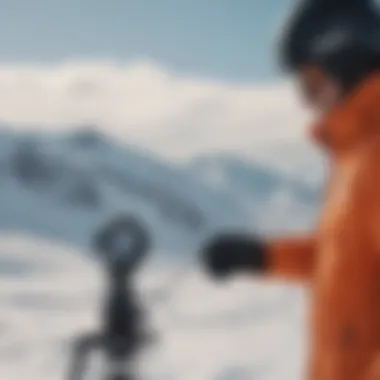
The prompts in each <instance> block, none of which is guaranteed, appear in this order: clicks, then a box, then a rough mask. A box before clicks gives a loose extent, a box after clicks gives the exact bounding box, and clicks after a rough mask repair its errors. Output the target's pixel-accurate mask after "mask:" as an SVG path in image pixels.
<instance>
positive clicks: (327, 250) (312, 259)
mask: <svg viewBox="0 0 380 380" xmlns="http://www.w3.org/2000/svg"><path fill="white" fill-rule="evenodd" d="M318 135H319V138H320V141H319V142H321V143H323V145H324V146H325V148H326V150H327V151H328V153H329V156H330V158H331V168H330V169H331V171H330V178H329V181H328V183H327V187H326V194H325V202H324V206H323V208H322V213H321V216H320V222H319V224H318V226H317V229H316V231H315V233H313V234H311V235H310V236H304V237H289V238H284V239H275V240H273V241H272V242H270V275H272V276H276V277H280V278H283V279H291V280H296V281H302V282H306V283H308V284H309V285H310V287H311V290H312V292H311V294H312V313H311V332H312V333H311V352H310V356H311V357H310V361H311V363H310V364H311V365H310V374H309V377H308V378H309V379H310V380H380V73H378V74H376V75H374V76H373V77H371V78H369V79H368V80H367V81H365V82H364V83H362V85H361V86H360V87H359V88H358V89H357V91H356V92H355V93H354V94H353V95H352V96H351V97H350V98H349V99H347V100H346V101H345V102H344V104H342V105H341V106H340V107H338V108H336V109H334V111H333V112H331V113H330V114H329V115H327V116H326V117H325V119H324V120H323V121H322V123H321V124H320V125H319V128H318Z"/></svg>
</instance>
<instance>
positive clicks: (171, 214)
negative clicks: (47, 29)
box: [0, 127, 318, 252]
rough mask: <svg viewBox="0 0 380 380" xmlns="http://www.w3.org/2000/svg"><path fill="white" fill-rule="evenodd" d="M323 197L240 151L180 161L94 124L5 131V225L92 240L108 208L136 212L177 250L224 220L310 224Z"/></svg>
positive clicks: (1, 168)
mask: <svg viewBox="0 0 380 380" xmlns="http://www.w3.org/2000/svg"><path fill="white" fill-rule="evenodd" d="M317 202H318V194H317V192H315V191H314V190H313V189H311V188H309V187H308V186H307V185H306V184H303V183H301V182H298V181H295V180H293V179H289V178H286V177H284V176H283V175H281V174H280V173H277V172H275V171H272V170H269V169H267V168H265V167H262V166H260V165H257V164H255V163H248V162H244V161H242V160H240V159H237V158H235V157H228V156H220V155H219V156H217V155H216V156H212V157H202V158H199V159H196V160H194V161H193V162H190V163H188V164H183V165H179V164H178V165H176V164H173V163H168V162H165V161H161V160H160V159H159V158H158V157H155V156H153V155H151V154H150V153H149V152H144V151H142V150H140V149H138V148H136V147H134V146H125V145H121V144H118V143H117V142H115V141H112V140H110V139H108V138H107V137H106V136H104V135H102V134H100V133H99V132H97V130H96V128H92V127H88V128H82V129H80V130H78V131H76V132H74V133H72V132H71V133H68V134H54V133H51V134H46V133H44V134H42V133H37V132H35V133H29V134H25V133H15V132H12V130H11V129H10V128H2V130H1V133H0V228H1V229H2V230H19V231H24V232H28V233H32V234H37V235H40V236H44V237H48V238H50V239H58V240H60V241H63V242H66V243H70V244H79V245H81V246H83V245H84V246H87V245H88V244H89V242H90V239H91V237H92V235H93V233H94V231H95V230H96V228H97V227H98V226H99V225H101V224H102V223H104V222H106V220H107V219H108V218H110V217H111V216H112V215H115V214H119V213H122V212H125V213H134V214H137V215H138V216H139V217H140V219H142V220H143V222H144V223H145V224H146V225H147V226H148V227H149V228H150V230H151V233H152V234H153V241H154V242H155V245H156V247H157V248H160V249H164V250H168V251H172V252H175V251H177V250H178V249H181V251H183V250H187V249H188V250H192V249H193V248H194V244H195V245H196V244H199V242H200V241H201V240H202V239H203V237H204V236H205V234H209V233H211V232H212V231H214V230H215V229H220V228H236V229H237V228H251V229H257V230H263V231H268V230H272V231H273V230H279V229H282V230H284V229H289V228H295V227H297V228H299V227H307V226H308V225H309V224H310V223H311V222H312V220H313V215H314V208H315V206H316V204H317ZM290 216H291V218H290ZM295 216H297V218H296V219H295Z"/></svg>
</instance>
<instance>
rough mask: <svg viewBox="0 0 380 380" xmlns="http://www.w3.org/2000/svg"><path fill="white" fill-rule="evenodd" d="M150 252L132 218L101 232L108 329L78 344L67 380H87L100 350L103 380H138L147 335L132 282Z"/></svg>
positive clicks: (97, 242) (98, 245)
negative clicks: (138, 359)
mask: <svg viewBox="0 0 380 380" xmlns="http://www.w3.org/2000/svg"><path fill="white" fill-rule="evenodd" d="M150 246H151V241H150V234H149V233H148V231H147V229H146V228H145V227H144V226H143V224H142V223H141V222H140V221H139V220H138V219H137V218H135V217H133V216H130V215H127V216H118V217H116V218H113V219H112V220H110V221H109V222H107V223H106V224H105V225H104V226H102V227H101V228H100V229H99V230H98V231H97V232H96V234H95V236H94V239H93V248H94V250H95V252H96V253H97V255H98V256H99V258H100V260H101V261H102V262H103V264H104V268H105V271H106V277H107V281H108V284H107V285H108V288H107V296H106V300H105V304H104V307H103V318H102V322H103V328H102V330H101V331H99V332H95V333H92V334H85V335H82V336H80V337H79V338H77V340H76V343H75V346H74V349H73V358H72V363H71V368H70V371H69V375H68V380H84V377H83V376H84V373H85V372H86V370H87V363H88V361H89V355H90V354H91V353H92V351H95V350H100V351H102V352H103V353H104V354H105V367H106V368H105V370H106V375H105V377H104V378H102V379H100V380H135V379H137V373H136V370H135V368H133V367H134V366H133V361H134V358H135V357H136V355H137V353H138V351H139V350H140V348H142V347H143V346H144V344H145V343H146V341H147V336H148V335H147V334H146V329H145V324H144V313H143V311H142V308H141V307H140V304H139V299H138V296H137V294H136V291H135V288H134V284H133V279H132V277H133V274H134V273H135V272H136V271H137V269H138V268H139V267H140V265H141V264H142V262H143V261H144V259H145V258H146V256H147V254H148V252H149V249H150Z"/></svg>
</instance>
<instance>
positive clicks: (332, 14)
mask: <svg viewBox="0 0 380 380" xmlns="http://www.w3.org/2000/svg"><path fill="white" fill-rule="evenodd" d="M375 1H376V0H303V1H301V2H300V4H299V5H298V7H297V8H296V11H295V13H293V14H292V16H291V17H290V19H289V20H288V24H287V25H286V26H285V28H284V30H283V31H282V37H281V42H280V60H281V61H282V66H283V67H285V69H286V70H290V71H294V70H296V69H298V68H300V67H301V66H304V65H308V64H311V65H317V66H318V67H321V68H322V69H323V70H325V71H326V72H327V73H329V74H330V75H332V76H333V77H334V78H336V79H337V80H338V81H339V82H340V83H341V84H342V85H343V86H345V87H346V88H347V89H348V88H350V87H352V86H355V85H356V84H357V83H358V82H360V80H361V79H363V78H364V77H365V76H367V75H368V74H369V73H370V72H372V71H374V70H377V69H379V68H380V12H379V9H378V8H379V5H378V4H375Z"/></svg>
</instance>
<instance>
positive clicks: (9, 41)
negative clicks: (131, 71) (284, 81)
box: [0, 0, 292, 81]
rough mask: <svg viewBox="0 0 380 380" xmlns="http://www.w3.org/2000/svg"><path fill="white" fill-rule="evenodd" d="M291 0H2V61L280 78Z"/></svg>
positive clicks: (220, 76)
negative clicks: (91, 62) (147, 65)
mask: <svg viewBox="0 0 380 380" xmlns="http://www.w3.org/2000/svg"><path fill="white" fill-rule="evenodd" d="M290 3H292V0H265V1H260V0H207V1H205V0H160V1H152V0H107V1H106V0H65V1H63V0H33V1H25V0H2V1H1V2H0V61H3V62H57V61H62V60H72V59H83V58H86V59H111V60H116V61H122V62H128V61H131V60H132V61H134V60H140V59H144V60H146V59H149V60H154V61H157V62H159V63H160V64H161V65H163V66H165V67H167V68H170V69H172V70H175V71H176V72H178V73H186V74H191V75H196V76H200V77H212V78H218V79H224V80H228V81H247V80H255V81H258V80H263V79H265V80H266V79H268V78H271V77H273V76H274V75H275V74H276V64H275V54H274V50H275V49H274V47H275V43H274V41H275V35H276V33H277V29H278V26H279V25H280V22H281V21H282V19H283V17H284V13H285V12H286V10H287V8H288V7H289V4H290Z"/></svg>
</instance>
